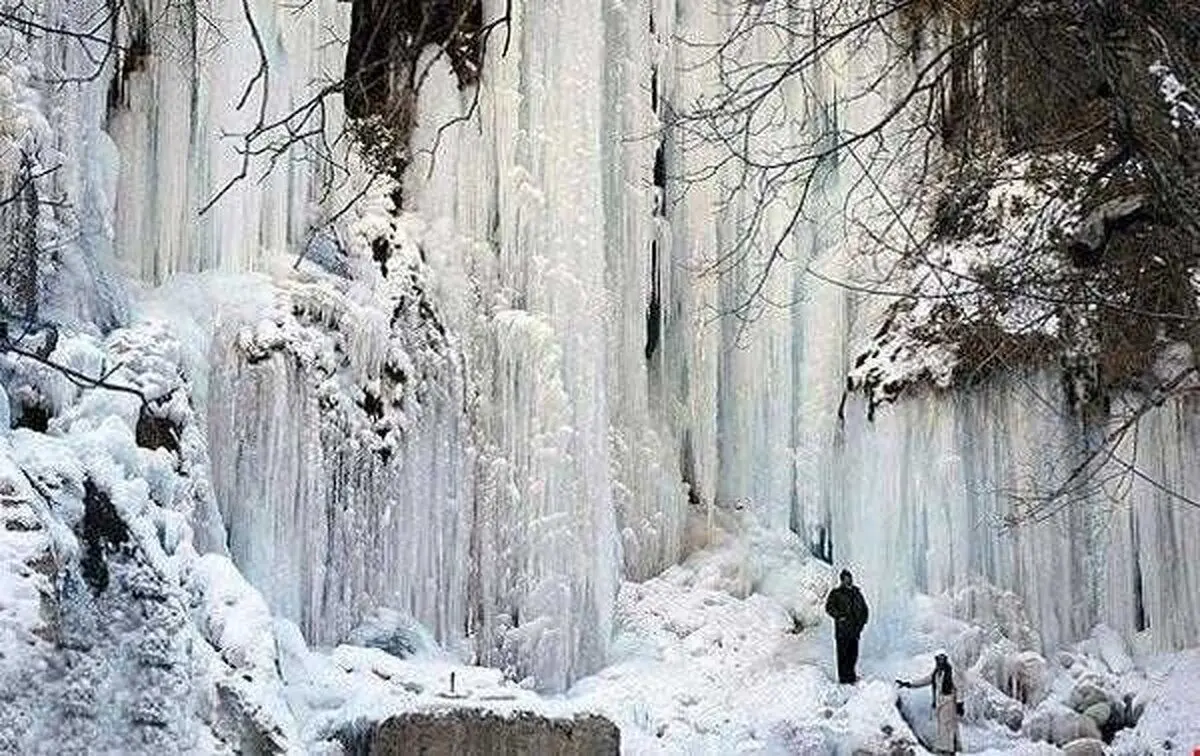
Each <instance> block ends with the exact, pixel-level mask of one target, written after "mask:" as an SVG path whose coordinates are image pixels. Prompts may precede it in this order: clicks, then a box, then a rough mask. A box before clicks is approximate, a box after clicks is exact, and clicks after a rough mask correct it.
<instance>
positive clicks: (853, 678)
mask: <svg viewBox="0 0 1200 756" xmlns="http://www.w3.org/2000/svg"><path fill="white" fill-rule="evenodd" d="M846 673H847V675H848V678H849V679H847V680H846V682H850V683H855V682H858V634H857V633H855V634H854V635H851V636H850V637H849V638H847V639H846Z"/></svg>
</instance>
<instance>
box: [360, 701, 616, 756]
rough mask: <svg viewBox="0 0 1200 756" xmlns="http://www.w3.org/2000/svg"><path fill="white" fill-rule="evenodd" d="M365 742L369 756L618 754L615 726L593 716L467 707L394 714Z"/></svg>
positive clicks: (559, 755) (570, 755)
mask: <svg viewBox="0 0 1200 756" xmlns="http://www.w3.org/2000/svg"><path fill="white" fill-rule="evenodd" d="M368 739H369V745H368V749H367V752H368V753H370V754H371V756H399V755H400V754H410V753H420V754H425V756H460V755H461V756H484V755H485V754H509V755H511V756H517V754H526V753H553V754H558V756H585V754H588V755H590V754H613V755H614V756H615V755H616V754H618V753H620V750H621V747H620V746H621V733H620V731H619V730H618V729H617V726H616V725H614V724H613V723H612V722H610V721H609V720H607V719H605V718H604V717H601V716H598V715H595V714H582V715H577V716H575V717H573V718H551V717H546V716H542V715H540V714H535V713H533V712H519V713H514V714H511V715H500V714H496V713H493V712H489V711H484V710H481V709H469V708H459V709H446V710H434V711H413V712H406V713H404V714H398V715H396V716H394V717H390V718H389V719H386V720H384V721H383V722H381V723H380V724H379V725H378V726H376V727H375V728H374V731H373V732H372V733H371V734H370V735H369V736H368Z"/></svg>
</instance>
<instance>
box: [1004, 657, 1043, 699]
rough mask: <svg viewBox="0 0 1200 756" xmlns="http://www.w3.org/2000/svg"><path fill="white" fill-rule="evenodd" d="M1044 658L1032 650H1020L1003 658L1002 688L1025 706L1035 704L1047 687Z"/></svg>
mask: <svg viewBox="0 0 1200 756" xmlns="http://www.w3.org/2000/svg"><path fill="white" fill-rule="evenodd" d="M1046 666H1047V665H1046V660H1045V659H1044V658H1042V656H1041V654H1038V653H1035V652H1033V651H1022V652H1020V653H1017V654H1013V655H1011V656H1009V657H1007V658H1006V659H1005V660H1004V686H1003V690H1004V692H1005V693H1007V694H1008V695H1009V696H1010V697H1011V698H1014V699H1016V700H1017V701H1020V702H1021V703H1023V704H1025V705H1026V706H1033V705H1035V704H1037V703H1038V702H1039V701H1041V700H1042V698H1043V697H1044V696H1045V691H1046V687H1047V683H1046V678H1047V673H1046Z"/></svg>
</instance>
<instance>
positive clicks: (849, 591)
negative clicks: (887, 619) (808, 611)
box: [825, 570, 867, 685]
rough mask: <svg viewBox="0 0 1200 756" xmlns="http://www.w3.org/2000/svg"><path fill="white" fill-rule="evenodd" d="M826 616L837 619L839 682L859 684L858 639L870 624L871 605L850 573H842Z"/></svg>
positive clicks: (829, 602)
mask: <svg viewBox="0 0 1200 756" xmlns="http://www.w3.org/2000/svg"><path fill="white" fill-rule="evenodd" d="M825 613H826V614H828V615H829V616H830V617H833V637H834V640H836V641H837V666H838V682H840V683H846V684H849V685H853V684H854V683H856V682H858V673H857V672H856V671H855V667H856V666H857V665H858V636H860V635H862V630H863V626H864V625H866V624H867V602H866V599H864V598H863V595H862V591H860V590H858V586H856V585H855V584H854V576H853V575H851V574H850V570H842V575H841V585H839V586H838V587H836V588H834V589H833V590H832V591H830V592H829V598H827V599H825Z"/></svg>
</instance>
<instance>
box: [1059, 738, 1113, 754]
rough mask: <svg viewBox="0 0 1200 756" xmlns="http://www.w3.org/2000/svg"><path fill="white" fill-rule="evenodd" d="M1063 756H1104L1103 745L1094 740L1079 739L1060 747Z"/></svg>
mask: <svg viewBox="0 0 1200 756" xmlns="http://www.w3.org/2000/svg"><path fill="white" fill-rule="evenodd" d="M1062 750H1063V756H1104V743H1103V742H1101V741H1099V740H1096V739H1094V738H1079V739H1077V740H1072V741H1071V742H1070V743H1067V744H1066V745H1065V746H1063V747H1062Z"/></svg>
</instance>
